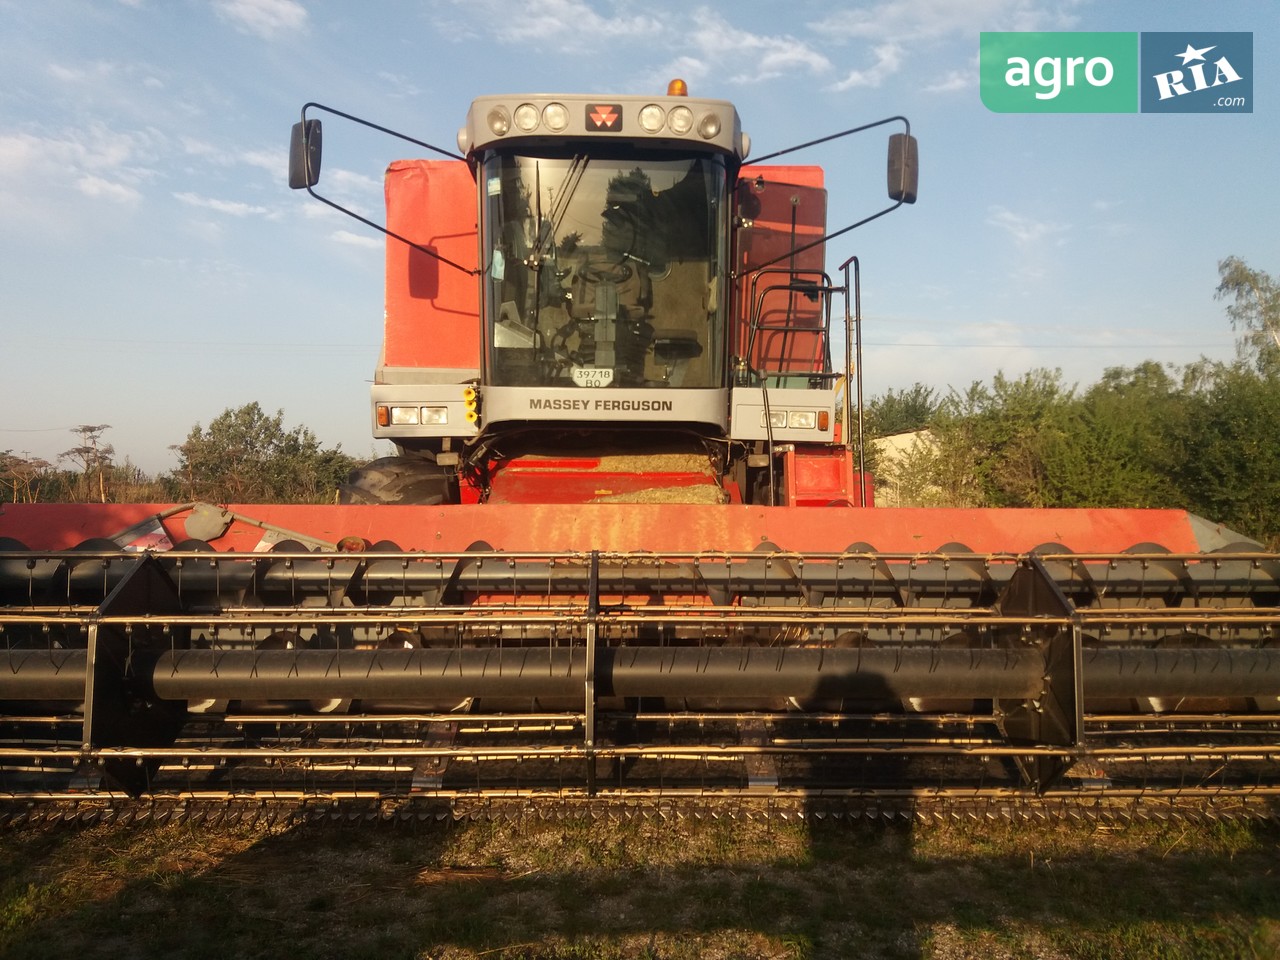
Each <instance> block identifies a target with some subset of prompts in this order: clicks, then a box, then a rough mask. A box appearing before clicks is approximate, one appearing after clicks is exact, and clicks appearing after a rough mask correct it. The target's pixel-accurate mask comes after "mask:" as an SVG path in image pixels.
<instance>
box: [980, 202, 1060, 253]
mask: <svg viewBox="0 0 1280 960" xmlns="http://www.w3.org/2000/svg"><path fill="white" fill-rule="evenodd" d="M987 223H988V225H990V226H993V227H999V228H1000V229H1001V230H1004V231H1006V232H1007V233H1008V234H1009V236H1011V237H1013V240H1014V242H1015V243H1016V244H1017V245H1018V246H1020V247H1030V246H1033V245H1038V244H1040V243H1041V242H1042V241H1045V240H1048V239H1050V238H1054V237H1057V238H1059V240H1061V238H1062V235H1063V234H1065V233H1066V232H1067V231H1068V230H1069V229H1070V227H1069V226H1068V225H1067V224H1062V223H1053V222H1051V221H1048V220H1033V219H1032V218H1031V217H1027V216H1024V215H1022V214H1020V213H1014V212H1013V211H1012V210H1008V209H1006V208H1005V207H992V208H991V210H990V213H989V214H988V216H987Z"/></svg>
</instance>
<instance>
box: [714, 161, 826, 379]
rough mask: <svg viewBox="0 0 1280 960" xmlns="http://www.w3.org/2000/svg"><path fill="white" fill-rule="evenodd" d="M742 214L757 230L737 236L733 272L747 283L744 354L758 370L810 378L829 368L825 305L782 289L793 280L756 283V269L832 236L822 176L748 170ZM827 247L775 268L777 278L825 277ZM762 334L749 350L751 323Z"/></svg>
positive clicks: (800, 169) (807, 169) (740, 320)
mask: <svg viewBox="0 0 1280 960" xmlns="http://www.w3.org/2000/svg"><path fill="white" fill-rule="evenodd" d="M739 184H740V186H739V189H738V213H739V216H740V217H742V218H743V219H744V220H746V221H749V222H750V226H745V227H743V228H742V229H740V230H738V231H737V233H736V238H737V240H736V242H737V249H736V250H735V262H734V268H735V269H736V270H737V271H738V274H739V275H740V276H741V277H742V278H743V279H742V280H741V281H739V287H738V290H737V292H736V300H737V304H736V307H735V314H736V316H735V322H736V324H737V341H736V343H737V346H735V349H734V352H735V353H736V354H739V355H743V356H748V355H749V359H750V362H751V366H752V367H753V368H754V369H756V370H762V371H764V370H767V371H784V370H785V371H789V372H805V371H813V370H821V369H822V367H823V359H824V358H823V337H822V334H821V326H822V320H823V318H822V313H821V307H820V301H819V300H818V299H817V298H814V299H812V300H810V299H808V298H806V297H804V296H803V295H800V294H797V293H795V292H794V291H792V290H788V289H783V287H785V285H787V284H788V283H789V282H790V278H789V277H785V276H783V275H781V274H775V273H768V272H766V273H763V274H760V275H756V274H755V273H754V272H753V271H752V269H751V268H752V267H754V266H757V265H759V264H763V263H768V262H769V261H771V260H773V259H774V258H775V257H780V256H783V255H784V254H786V253H787V252H788V251H790V250H792V249H793V248H795V247H799V246H803V245H805V244H807V243H812V242H813V241H814V240H817V239H818V238H820V237H821V236H822V235H823V234H824V233H825V232H826V224H827V193H826V190H825V189H824V188H823V171H822V168H821V167H813V166H772V165H770V166H759V167H755V166H751V165H750V164H748V165H746V166H744V167H743V168H742V170H741V172H740V174H739ZM824 257H825V246H824V245H823V244H819V245H818V246H815V247H812V248H810V249H808V250H804V251H802V252H801V253H799V254H797V255H794V256H790V257H787V258H786V259H785V260H782V261H781V262H779V263H777V264H775V266H774V267H773V268H772V269H775V270H784V269H790V270H803V271H806V272H807V273H809V274H810V275H816V274H820V273H821V272H822V270H823V262H824ZM753 314H758V318H759V320H758V322H759V324H760V329H759V330H758V331H757V334H756V337H755V342H754V343H752V344H751V345H750V348H749V349H748V340H749V334H750V323H751V318H752V315H753Z"/></svg>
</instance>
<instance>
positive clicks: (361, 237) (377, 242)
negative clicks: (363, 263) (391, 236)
mask: <svg viewBox="0 0 1280 960" xmlns="http://www.w3.org/2000/svg"><path fill="white" fill-rule="evenodd" d="M329 239H330V240H333V241H335V242H337V243H341V244H345V245H346V246H349V247H360V248H361V249H363V250H381V249H382V245H383V242H384V241H383V239H382V237H381V236H377V237H372V236H368V235H366V234H361V233H352V232H351V231H350V230H335V231H333V233H331V234H329Z"/></svg>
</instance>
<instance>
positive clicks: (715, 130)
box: [458, 94, 748, 161]
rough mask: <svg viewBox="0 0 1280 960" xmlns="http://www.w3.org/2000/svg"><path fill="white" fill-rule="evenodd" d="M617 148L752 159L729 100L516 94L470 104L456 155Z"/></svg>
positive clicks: (736, 115)
mask: <svg viewBox="0 0 1280 960" xmlns="http://www.w3.org/2000/svg"><path fill="white" fill-rule="evenodd" d="M583 139H600V140H602V141H608V140H614V141H620V142H622V143H626V144H630V145H633V146H641V147H643V146H654V147H664V148H668V149H670V148H673V147H674V148H683V149H710V150H716V151H719V152H722V153H726V154H729V155H731V156H733V157H734V158H735V159H737V160H739V161H741V160H742V159H744V158H745V157H746V154H747V145H748V141H747V138H746V137H745V136H744V135H743V133H742V125H741V122H740V121H739V119H738V111H737V110H736V109H735V108H734V106H733V104H731V103H729V102H728V101H727V100H702V99H697V98H693V97H685V96H670V95H667V96H661V97H649V96H618V95H616V94H611V95H608V96H591V95H587V94H536V95H532V96H531V95H528V94H513V95H510V96H488V97H479V98H477V99H476V100H474V101H472V104H471V110H470V111H469V112H468V114H467V124H466V126H465V127H463V128H462V129H461V130H460V131H458V149H459V150H461V151H462V152H463V153H464V154H467V155H468V156H470V155H471V154H473V153H475V152H476V151H479V150H490V149H494V148H496V147H505V146H514V145H516V144H520V145H528V144H531V143H533V144H554V143H559V142H562V141H566V140H578V141H580V140H583Z"/></svg>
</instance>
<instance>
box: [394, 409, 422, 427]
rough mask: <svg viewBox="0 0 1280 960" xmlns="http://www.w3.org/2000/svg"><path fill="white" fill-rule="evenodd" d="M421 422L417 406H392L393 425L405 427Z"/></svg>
mask: <svg viewBox="0 0 1280 960" xmlns="http://www.w3.org/2000/svg"><path fill="white" fill-rule="evenodd" d="M418 422H419V416H418V408H417V407H392V408H391V426H393V427H405V426H412V425H414V424H417V423H418Z"/></svg>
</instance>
